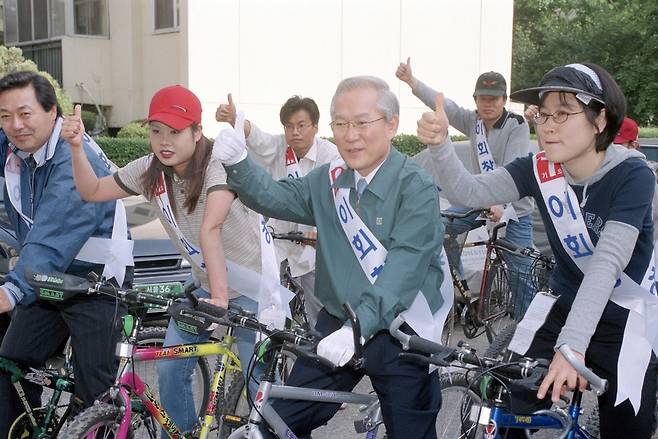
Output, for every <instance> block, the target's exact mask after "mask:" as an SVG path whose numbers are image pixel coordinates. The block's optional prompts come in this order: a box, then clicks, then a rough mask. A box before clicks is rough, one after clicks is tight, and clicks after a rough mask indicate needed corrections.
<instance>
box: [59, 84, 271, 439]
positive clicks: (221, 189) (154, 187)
mask: <svg viewBox="0 0 658 439" xmlns="http://www.w3.org/2000/svg"><path fill="white" fill-rule="evenodd" d="M148 121H149V139H150V145H151V154H149V155H147V156H144V157H141V158H138V159H136V160H134V161H132V162H130V163H128V164H127V165H126V166H125V167H123V168H121V169H119V170H118V171H117V172H116V173H115V174H114V175H112V176H108V177H103V178H100V179H99V178H97V177H96V174H95V173H94V171H93V170H92V168H91V167H90V165H89V162H88V160H87V157H86V155H85V153H84V151H82V149H77V150H76V149H74V148H72V151H71V155H72V157H73V159H72V163H73V174H74V177H75V183H76V188H77V189H78V191H79V192H80V195H81V197H82V198H83V199H84V200H85V201H107V200H113V199H118V198H124V197H127V196H130V195H138V194H141V195H144V196H145V197H146V198H147V199H148V200H149V202H150V203H151V204H153V205H154V207H156V211H157V213H158V216H159V218H160V221H161V222H162V224H163V226H164V228H165V230H166V231H167V234H168V235H169V237H170V239H171V241H172V242H173V243H174V244H175V245H176V247H177V248H178V250H179V251H180V253H181V254H182V255H183V257H184V258H185V259H186V260H188V261H189V262H190V264H191V266H192V277H193V278H194V280H196V281H197V282H199V283H200V288H199V289H197V290H196V291H195V294H196V295H197V296H198V297H201V298H202V300H208V301H210V302H211V303H212V304H214V305H216V306H219V307H222V308H226V307H227V306H228V304H229V301H230V302H231V303H235V304H237V305H239V306H240V307H242V308H243V309H245V310H249V311H252V312H256V311H257V308H258V304H257V302H256V301H254V300H252V298H249V297H246V296H243V295H240V294H239V293H238V292H237V291H236V290H235V286H234V285H232V287H233V288H229V286H228V279H227V278H228V275H227V268H226V266H227V264H226V259H228V260H230V261H231V262H233V263H235V264H237V265H239V266H240V267H239V268H240V269H244V270H246V271H247V272H249V273H254V272H255V273H257V276H258V277H259V276H260V274H259V273H261V252H260V246H261V244H260V237H259V233H258V230H259V228H258V224H257V217H256V214H255V213H254V212H253V211H250V210H249V209H247V208H246V207H245V206H244V205H243V204H242V203H240V201H239V200H234V199H235V194H234V193H233V192H232V191H230V190H229V187H228V185H227V184H226V172H225V171H224V167H223V166H222V164H221V163H220V162H219V160H217V159H215V158H213V156H212V149H213V142H212V141H211V140H208V139H207V138H206V137H205V136H204V135H203V133H202V130H201V102H200V101H199V99H198V98H197V97H196V96H195V95H194V93H192V92H191V91H190V90H188V89H187V88H185V87H183V86H180V85H175V86H170V87H164V88H162V89H160V90H158V91H157V92H156V93H155V94H154V95H153V98H152V99H151V104H150V107H149V116H148ZM82 131H84V128H83V129H82ZM234 335H235V336H236V337H237V339H238V343H237V345H238V351H239V357H240V361H241V363H242V364H243V369H244V370H245V371H246V370H247V365H248V364H249V361H250V358H251V355H252V353H253V350H254V343H255V335H254V333H253V332H251V331H248V330H245V329H240V328H236V329H235V331H234ZM209 337H210V332H205V333H203V334H201V335H192V334H189V333H187V332H183V331H181V330H180V329H179V328H178V327H177V326H176V324H175V322H174V321H173V320H172V321H171V322H170V325H169V328H168V329H167V335H166V338H165V346H172V345H176V344H182V343H200V342H203V341H206V340H208V338H209ZM196 362H197V359H196V358H186V359H179V360H162V361H159V362H158V375H159V388H160V397H161V402H162V404H163V406H164V408H165V409H166V410H167V412H168V414H169V415H170V416H171V417H172V418H173V420H174V422H175V423H176V425H177V426H178V427H179V429H181V430H182V431H187V430H189V429H191V428H192V427H193V426H194V423H195V422H196V420H197V413H198V408H195V406H194V401H193V395H192V372H193V370H194V367H195V365H196Z"/></svg>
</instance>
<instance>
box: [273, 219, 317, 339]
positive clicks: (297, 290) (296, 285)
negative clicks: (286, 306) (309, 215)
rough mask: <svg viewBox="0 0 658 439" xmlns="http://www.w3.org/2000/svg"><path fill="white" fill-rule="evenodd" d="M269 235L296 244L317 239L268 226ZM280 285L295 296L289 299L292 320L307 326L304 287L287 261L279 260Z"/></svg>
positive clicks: (310, 242)
mask: <svg viewBox="0 0 658 439" xmlns="http://www.w3.org/2000/svg"><path fill="white" fill-rule="evenodd" d="M268 228H269V231H270V236H272V238H274V239H281V240H284V241H290V242H295V243H297V244H305V245H315V244H316V242H317V239H315V238H311V237H308V236H305V235H304V233H303V232H299V231H291V232H287V233H276V232H275V231H274V229H273V228H272V227H270V226H268ZM280 276H281V285H283V286H284V287H285V288H287V289H289V290H290V291H292V292H293V293H294V295H295V297H294V298H293V299H292V300H291V301H290V311H291V314H292V319H293V321H294V322H295V323H296V324H297V325H300V326H304V327H306V328H309V327H310V325H309V322H308V316H307V315H306V308H305V306H306V305H305V297H304V288H303V287H302V285H301V283H300V282H299V281H298V280H297V279H295V278H294V277H293V276H292V274H291V273H290V267H289V265H288V261H287V260H284V261H283V262H281V271H280Z"/></svg>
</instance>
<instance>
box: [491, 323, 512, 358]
mask: <svg viewBox="0 0 658 439" xmlns="http://www.w3.org/2000/svg"><path fill="white" fill-rule="evenodd" d="M516 325H517V323H516V322H512V323H510V324H509V325H507V326H506V327H505V328H503V329H502V330H501V331H500V332H498V334H496V337H495V338H494V339H493V341H492V342H491V344H490V345H489V347H488V348H487V350H486V351H485V352H484V356H485V357H486V358H495V359H501V360H502V359H506V358H505V357H507V358H509V355H511V352H510V351H508V350H507V347H508V346H509V344H510V342H511V341H512V337H514V331H516Z"/></svg>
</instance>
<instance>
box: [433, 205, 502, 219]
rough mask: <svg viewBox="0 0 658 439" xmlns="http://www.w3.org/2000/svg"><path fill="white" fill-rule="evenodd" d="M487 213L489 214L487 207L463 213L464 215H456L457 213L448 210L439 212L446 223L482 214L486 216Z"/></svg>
mask: <svg viewBox="0 0 658 439" xmlns="http://www.w3.org/2000/svg"><path fill="white" fill-rule="evenodd" d="M489 212H490V210H489V208H488V207H478V208H476V209H471V210H469V211H468V212H464V213H458V212H451V211H449V210H443V211H441V216H442V217H444V218H447V219H448V221H452V220H455V219H462V218H466V217H469V216H471V215H475V214H482V213H484V214H488V213H489Z"/></svg>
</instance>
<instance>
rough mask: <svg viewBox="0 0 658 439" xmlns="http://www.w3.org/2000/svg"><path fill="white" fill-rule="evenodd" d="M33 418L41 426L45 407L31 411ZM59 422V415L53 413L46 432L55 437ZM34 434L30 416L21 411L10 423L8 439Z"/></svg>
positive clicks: (17, 438)
mask: <svg viewBox="0 0 658 439" xmlns="http://www.w3.org/2000/svg"><path fill="white" fill-rule="evenodd" d="M32 413H33V414H34V418H35V419H36V421H37V424H38V425H40V426H42V425H43V423H44V420H45V416H46V408H45V407H39V408H36V409H34V410H33V411H32ZM60 422H61V420H60V418H59V415H58V414H57V413H54V414H53V418H52V419H51V420H50V423H49V424H48V428H47V430H46V434H47V435H48V436H49V437H53V438H54V437H55V436H56V435H57V430H58V429H59V423H60ZM33 434H34V428H33V426H32V423H31V422H30V418H29V417H28V416H27V413H26V412H23V413H21V414H20V415H19V416H18V417H17V418H16V420H15V421H14V422H13V423H12V424H11V427H10V428H9V435H8V436H7V438H8V439H24V438H31V437H33Z"/></svg>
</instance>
